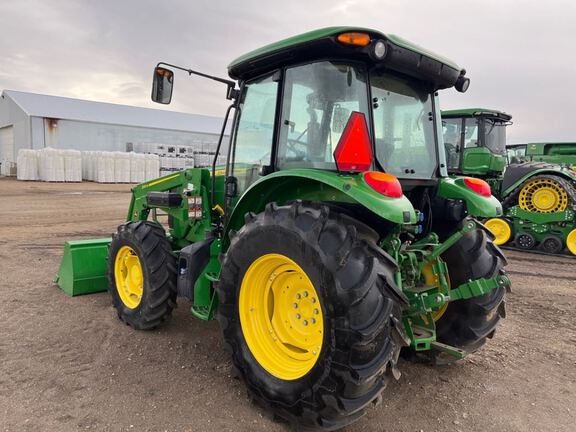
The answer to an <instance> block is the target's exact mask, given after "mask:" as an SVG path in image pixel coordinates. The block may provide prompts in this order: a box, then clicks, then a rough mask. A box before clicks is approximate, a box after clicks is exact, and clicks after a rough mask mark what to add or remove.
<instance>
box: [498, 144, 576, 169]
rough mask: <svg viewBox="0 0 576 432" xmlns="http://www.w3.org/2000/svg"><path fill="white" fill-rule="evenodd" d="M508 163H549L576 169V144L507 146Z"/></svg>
mask: <svg viewBox="0 0 576 432" xmlns="http://www.w3.org/2000/svg"><path fill="white" fill-rule="evenodd" d="M506 151H507V153H508V163H520V162H528V161H529V162H549V163H553V164H558V165H569V166H572V167H574V168H576V143H573V142H554V143H529V144H512V145H507V146H506Z"/></svg>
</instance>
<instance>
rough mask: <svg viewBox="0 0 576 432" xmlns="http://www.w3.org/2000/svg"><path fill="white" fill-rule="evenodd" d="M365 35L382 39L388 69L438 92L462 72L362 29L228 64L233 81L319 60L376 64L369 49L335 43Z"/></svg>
mask: <svg viewBox="0 0 576 432" xmlns="http://www.w3.org/2000/svg"><path fill="white" fill-rule="evenodd" d="M350 32H359V33H368V34H369V35H370V39H371V40H372V41H374V40H383V41H385V42H386V45H387V53H386V55H385V57H384V59H383V60H382V62H383V63H384V64H385V65H386V66H387V67H389V68H391V69H394V70H396V71H399V72H402V73H406V74H408V75H412V76H414V77H416V78H419V79H421V80H426V81H430V82H433V83H434V84H435V85H436V88H437V89H440V88H448V87H451V86H453V85H454V83H455V82H456V79H457V78H458V76H459V75H460V73H461V72H462V73H464V71H463V70H462V69H461V68H460V67H459V66H458V65H457V64H456V63H454V62H452V61H451V60H449V59H447V58H445V57H442V56H440V55H439V54H436V53H434V52H432V51H429V50H427V49H425V48H422V47H420V46H418V45H416V44H413V43H412V42H409V41H407V40H406V39H403V38H401V37H399V36H395V35H392V34H385V33H382V32H380V31H377V30H373V29H368V28H363V27H345V26H342V27H326V28H322V29H318V30H313V31H310V32H307V33H303V34H300V35H297V36H293V37H290V38H287V39H283V40H281V41H278V42H275V43H272V44H269V45H266V46H263V47H261V48H258V49H256V50H254V51H250V52H249V53H247V54H244V55H242V56H240V57H238V58H237V59H235V60H234V61H232V62H231V63H230V64H229V65H228V74H229V75H230V77H231V78H233V79H239V80H246V79H250V78H252V77H256V76H258V75H262V74H264V73H267V72H270V71H272V70H275V69H277V68H279V67H282V66H287V65H291V64H298V63H305V62H307V61H313V60H320V59H334V60H340V59H341V60H359V61H364V62H371V63H374V64H375V61H374V60H372V59H371V58H370V56H369V46H370V45H369V46H368V47H357V46H349V45H344V44H342V43H340V42H338V41H337V37H338V35H340V34H342V33H350Z"/></svg>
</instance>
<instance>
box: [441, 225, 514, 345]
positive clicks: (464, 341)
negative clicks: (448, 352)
mask: <svg viewBox="0 0 576 432" xmlns="http://www.w3.org/2000/svg"><path fill="white" fill-rule="evenodd" d="M490 237H491V236H489V234H488V233H487V232H486V231H484V230H483V229H482V228H477V229H475V230H473V231H470V232H468V233H466V234H465V235H464V237H462V239H460V241H458V242H457V243H456V244H455V245H454V246H452V247H451V248H450V249H448V250H447V251H446V252H445V253H444V254H443V255H442V259H443V260H444V261H445V262H446V264H447V265H448V271H449V275H450V283H451V286H452V288H456V287H458V286H459V285H461V284H463V283H466V282H468V281H469V280H475V279H480V278H492V277H494V276H497V275H499V274H502V273H504V266H505V265H506V259H505V258H504V255H503V254H502V252H501V251H500V249H499V248H498V246H496V245H495V244H494V243H493V242H492V240H491V238H490ZM505 293H506V287H499V288H496V289H494V290H492V291H490V292H489V293H488V294H486V295H483V296H479V297H472V298H470V299H465V300H457V301H455V302H452V303H449V305H448V308H447V309H446V312H445V313H444V314H443V315H442V317H441V318H440V319H439V320H438V321H437V322H436V331H437V339H438V341H439V342H442V343H445V344H447V345H451V346H455V347H457V348H460V349H463V350H465V351H467V352H468V353H472V352H474V351H476V350H478V349H479V348H480V347H481V346H482V345H484V343H486V340H487V339H488V338H492V337H493V336H494V333H495V331H496V327H497V326H498V322H499V321H500V319H501V318H504V317H505V316H506V307H505Z"/></svg>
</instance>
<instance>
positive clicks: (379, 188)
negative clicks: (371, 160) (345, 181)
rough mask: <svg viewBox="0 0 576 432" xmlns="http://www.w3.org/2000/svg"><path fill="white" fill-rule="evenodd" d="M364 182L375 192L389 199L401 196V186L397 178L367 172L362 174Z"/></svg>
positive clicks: (386, 174)
mask: <svg viewBox="0 0 576 432" xmlns="http://www.w3.org/2000/svg"><path fill="white" fill-rule="evenodd" d="M364 181H365V182H366V183H368V185H369V186H370V187H371V188H372V189H374V190H375V191H376V192H378V193H381V194H382V195H384V196H387V197H389V198H400V197H401V196H402V185H401V184H400V181H399V180H398V178H397V177H396V176H394V175H392V174H388V173H383V172H377V171H368V172H366V173H364Z"/></svg>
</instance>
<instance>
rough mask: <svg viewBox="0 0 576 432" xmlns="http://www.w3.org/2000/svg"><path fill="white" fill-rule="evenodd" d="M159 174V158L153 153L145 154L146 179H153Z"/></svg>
mask: <svg viewBox="0 0 576 432" xmlns="http://www.w3.org/2000/svg"><path fill="white" fill-rule="evenodd" d="M159 175H160V158H159V157H158V155H155V154H147V155H146V180H153V179H155V178H158V177H159Z"/></svg>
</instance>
